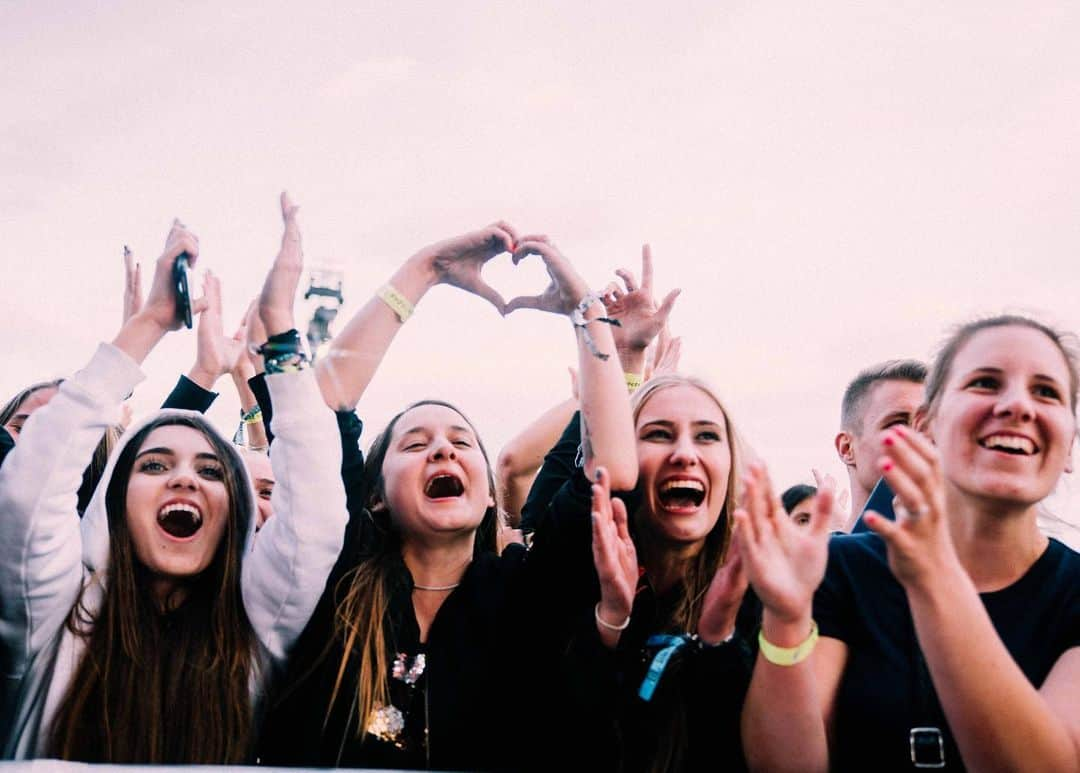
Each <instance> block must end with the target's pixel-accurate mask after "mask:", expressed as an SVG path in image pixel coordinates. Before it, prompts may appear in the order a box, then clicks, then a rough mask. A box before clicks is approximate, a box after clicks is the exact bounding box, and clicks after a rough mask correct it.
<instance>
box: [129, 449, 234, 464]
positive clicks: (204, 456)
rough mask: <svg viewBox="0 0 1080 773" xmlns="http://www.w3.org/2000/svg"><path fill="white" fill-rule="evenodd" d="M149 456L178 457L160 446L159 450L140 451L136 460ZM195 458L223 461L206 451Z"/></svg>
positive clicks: (170, 450)
mask: <svg viewBox="0 0 1080 773" xmlns="http://www.w3.org/2000/svg"><path fill="white" fill-rule="evenodd" d="M147 454H159V455H161V456H176V452H175V451H173V450H172V449H171V448H165V447H164V446H159V447H157V448H147V449H146V450H145V451H140V452H139V454H138V455H137V456H136V457H135V458H136V459H141V458H142V457H144V456H146V455H147ZM195 458H196V459H209V460H211V461H214V462H220V461H221V459H219V458H218V455H217V454H210V453H207V452H205V451H204V452H202V453H199V454H195Z"/></svg>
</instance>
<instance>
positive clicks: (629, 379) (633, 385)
mask: <svg viewBox="0 0 1080 773" xmlns="http://www.w3.org/2000/svg"><path fill="white" fill-rule="evenodd" d="M623 378H625V379H626V388H627V389H628V390H630V391H631V392H633V391H634V390H635V389H637V388H638V387H639V386H641V385H642V383H643V382H642V380H641V376H639V375H638V374H637V373H623Z"/></svg>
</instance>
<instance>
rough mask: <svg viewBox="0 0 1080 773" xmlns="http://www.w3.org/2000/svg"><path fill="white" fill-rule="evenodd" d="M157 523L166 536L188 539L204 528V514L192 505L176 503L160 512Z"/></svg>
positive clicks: (166, 506)
mask: <svg viewBox="0 0 1080 773" xmlns="http://www.w3.org/2000/svg"><path fill="white" fill-rule="evenodd" d="M157 522H158V526H160V527H161V529H162V531H164V532H165V533H166V534H169V535H170V536H173V537H176V538H177V539H187V538H188V537H193V536H195V532H197V531H198V530H199V529H201V528H202V513H200V512H199V510H198V508H196V507H194V506H192V505H185V504H181V503H174V504H171V505H165V507H163V508H161V510H159V511H158V514H157Z"/></svg>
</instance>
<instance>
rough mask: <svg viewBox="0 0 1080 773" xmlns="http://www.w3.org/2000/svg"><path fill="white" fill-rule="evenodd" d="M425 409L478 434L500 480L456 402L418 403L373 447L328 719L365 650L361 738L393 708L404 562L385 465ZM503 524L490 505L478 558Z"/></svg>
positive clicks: (343, 585)
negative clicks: (394, 623) (397, 600)
mask: <svg viewBox="0 0 1080 773" xmlns="http://www.w3.org/2000/svg"><path fill="white" fill-rule="evenodd" d="M422 405H440V406H442V407H444V408H449V409H450V410H452V411H454V412H455V413H457V414H458V415H459V416H461V418H462V419H464V420H465V423H466V424H468V425H469V427H470V428H471V429H472V430H473V434H474V435H476V442H477V445H478V446H479V447H480V452H481V453H482V454H483V455H484V461H485V462H486V463H487V479H488V487H489V490H490V491H491V492H492V493H494V491H495V477H494V474H493V473H492V471H491V460H490V458H489V457H488V453H487V449H485V448H484V444H483V443H482V442H481V441H480V436H479V434H478V433H477V432H476V428H475V427H474V426H473V423H472V422H471V421H469V419H468V417H466V416H465V414H463V413H462V412H461V411H459V410H458V409H457V408H456V407H454V406H453V405H451V404H450V403H447V402H443V401H441V400H421V401H419V402H416V403H413V404H412V405H410V406H408V407H407V408H405V410H403V411H401V412H400V413H398V414H397V415H396V416H394V418H392V419H391V420H390V423H389V424H387V425H386V429H384V430H383V431H382V432H381V433H380V434H379V436H378V437H376V438H375V441H374V442H373V443H372V444H371V449H370V451H369V452H368V457H367V460H366V462H365V463H364V479H365V490H366V491H367V492H368V496H367V503H366V505H367V513H368V516H369V517H370V519H371V522H372V525H373V528H372V529H369V530H368V531H369V532H370V534H369V536H367V537H366V538H365V544H364V545H363V546H362V548H361V554H360V558H359V562H358V564H357V566H356V567H355V568H354V569H353V570H351V571H350V572H348V573H347V574H346V575H345V576H344V577H342V579H341V582H340V583H339V584H338V588H339V589H342V590H344V594H343V596H342V599H341V601H340V602H339V603H338V606H337V610H336V612H335V614H334V630H335V634H336V636H337V637H339V639H340V640H341V641H342V643H343V648H344V653H343V654H342V658H341V664H340V666H339V667H338V673H337V678H336V679H335V680H334V689H333V692H332V693H331V695H330V703H329V705H328V706H327V715H328V716H329V712H330V710H331V709H332V708H333V706H334V703H335V701H336V700H337V696H338V693H339V692H340V691H341V687H342V681H343V680H344V677H345V672H346V668H347V666H348V663H349V661H350V659H351V657H352V652H353V650H354V649H359V651H360V655H361V657H360V673H359V676H358V678H357V685H356V687H355V690H356V702H357V706H358V708H359V710H358V712H357V715H356V716H357V728H356V735H357V737H359V736H362V735H363V734H364V733H365V732H366V728H367V722H368V717H369V716H370V715H371V712H372V711H373V710H374V709H375V708H376V707H378V706H385V705H388V704H389V687H388V685H387V681H386V675H387V673H388V671H389V659H388V657H387V649H386V617H387V612H388V611H389V605H390V595H391V590H392V589H391V585H390V584H391V581H392V577H393V569H394V567H395V566H396V564H397V563H398V562H399V561H400V557H401V535H400V533H399V532H398V530H397V528H396V527H395V526H394V525H393V518H392V514H391V513H390V512H389V510H388V509H387V507H386V506H385V504H384V503H385V502H386V481H385V480H384V478H383V473H382V468H383V461H384V460H385V459H386V452H387V450H388V449H389V447H390V440H391V439H392V437H393V435H394V428H395V427H396V426H397V423H398V421H399V420H400V419H401V417H402V416H404V415H405V414H406V413H408V412H409V411H411V410H412V409H413V408H418V407H420V406H422ZM497 522H498V508H496V507H495V506H494V505H491V506H489V507H488V508H487V509H486V510H485V511H484V517H483V518H482V519H481V521H480V526H479V527H478V528H477V532H476V540H475V542H474V545H473V554H474V555H479V554H481V553H484V552H488V551H494V550H495V534H496V527H497Z"/></svg>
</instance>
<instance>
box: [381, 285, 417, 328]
mask: <svg viewBox="0 0 1080 773" xmlns="http://www.w3.org/2000/svg"><path fill="white" fill-rule="evenodd" d="M375 294H376V295H377V296H378V297H379V300H381V301H382V302H383V303H385V304H386V305H387V306H389V307H390V310H391V311H392V312H394V313H395V314H397V318H398V319H399V320H401V323H402V324H404V323H405V320H407V319H408V318H409V317H411V316H412V313H413V305H412V304H411V303H410V302H409V299H408V298H406V297H405V296H404V295H402V294H401V293H399V292H398V291H397V288H396V287H394V286H393V285H391V284H385V285H383V286H382V287H380V288H379V290H378V292H376V293H375Z"/></svg>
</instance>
